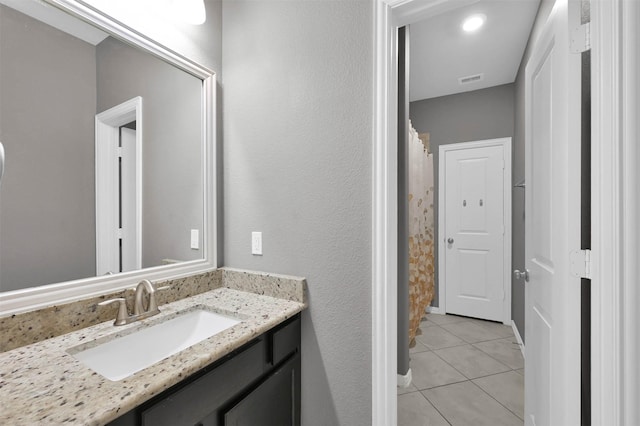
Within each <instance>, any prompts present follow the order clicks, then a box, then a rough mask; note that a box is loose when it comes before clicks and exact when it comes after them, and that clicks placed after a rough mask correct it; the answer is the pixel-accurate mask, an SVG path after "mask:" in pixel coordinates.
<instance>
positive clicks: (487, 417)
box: [398, 314, 524, 426]
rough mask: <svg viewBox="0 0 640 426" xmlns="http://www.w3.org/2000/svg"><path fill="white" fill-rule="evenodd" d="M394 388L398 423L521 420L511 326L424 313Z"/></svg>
mask: <svg viewBox="0 0 640 426" xmlns="http://www.w3.org/2000/svg"><path fill="white" fill-rule="evenodd" d="M420 329H421V330H422V334H421V335H419V336H417V337H416V346H415V347H413V348H411V350H410V357H411V363H410V365H411V372H412V375H413V381H412V384H411V386H409V387H408V388H405V389H402V388H398V425H399V426H440V425H443V426H446V425H452V426H467V425H473V426H481V425H490V426H502V425H522V424H524V421H523V418H524V359H523V358H522V352H521V351H520V346H519V345H518V343H517V340H516V338H515V336H514V335H513V330H512V328H511V327H509V326H505V325H503V324H499V323H494V322H490V321H483V320H478V319H473V318H467V317H460V316H456V315H438V314H428V315H427V316H426V318H425V319H423V320H422V323H421V324H420Z"/></svg>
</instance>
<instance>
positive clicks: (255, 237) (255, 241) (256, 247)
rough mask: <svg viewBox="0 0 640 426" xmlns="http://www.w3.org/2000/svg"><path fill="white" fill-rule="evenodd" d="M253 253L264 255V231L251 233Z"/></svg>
mask: <svg viewBox="0 0 640 426" xmlns="http://www.w3.org/2000/svg"><path fill="white" fill-rule="evenodd" d="M251 254H255V255H258V256H262V232H252V233H251Z"/></svg>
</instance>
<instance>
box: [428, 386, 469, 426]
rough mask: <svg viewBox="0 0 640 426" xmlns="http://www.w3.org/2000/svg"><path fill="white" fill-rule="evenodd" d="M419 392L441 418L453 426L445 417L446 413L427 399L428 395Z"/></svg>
mask: <svg viewBox="0 0 640 426" xmlns="http://www.w3.org/2000/svg"><path fill="white" fill-rule="evenodd" d="M459 383H462V382H459ZM418 392H420V395H422V397H423V398H424V399H426V400H427V402H429V404H431V406H432V407H433V409H434V410H436V411H437V412H438V414H440V416H442V418H443V419H444V421H445V422H447V423H448V424H449V426H453V423H451V422H450V421H449V419H448V418H447V416H445V415H444V413H443V412H442V411H440V410H439V409H438V407H437V406H436V404H435V403H434V402H433V401H431V400H430V399H429V398H428V397H427V395H425V394H423V393H422V391H418Z"/></svg>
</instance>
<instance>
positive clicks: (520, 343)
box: [511, 321, 524, 358]
mask: <svg viewBox="0 0 640 426" xmlns="http://www.w3.org/2000/svg"><path fill="white" fill-rule="evenodd" d="M511 328H512V329H513V335H514V336H516V340H517V341H518V345H519V346H520V352H522V358H524V341H523V340H522V336H520V331H518V327H517V326H516V322H515V321H511Z"/></svg>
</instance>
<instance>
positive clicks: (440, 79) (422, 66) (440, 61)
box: [409, 0, 539, 101]
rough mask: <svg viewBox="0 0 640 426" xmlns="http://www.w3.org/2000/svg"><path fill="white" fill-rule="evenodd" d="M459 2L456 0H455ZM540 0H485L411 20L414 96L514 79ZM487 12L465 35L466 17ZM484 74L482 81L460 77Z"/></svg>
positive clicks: (411, 71) (451, 91) (418, 97)
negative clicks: (461, 80)
mask: <svg viewBox="0 0 640 426" xmlns="http://www.w3.org/2000/svg"><path fill="white" fill-rule="evenodd" d="M450 1H453V2H455V1H457V0H450ZM538 4H539V0H480V1H478V2H476V3H474V4H471V5H469V4H468V2H461V7H459V8H456V9H454V10H450V11H448V12H445V13H442V14H440V15H437V16H434V17H431V18H428V19H426V20H424V21H420V22H417V23H414V24H411V26H410V28H409V32H410V52H409V53H410V61H411V65H410V100H411V101H417V100H421V99H429V98H435V97H438V96H446V95H452V94H454V93H461V92H467V91H471V90H478V89H484V88H486V87H493V86H498V85H501V84H507V83H513V82H514V81H515V78H516V74H517V72H518V67H519V66H520V60H521V59H522V55H523V53H524V49H525V47H526V45H527V40H528V39H529V33H530V31H531V27H532V26H533V21H534V19H535V15H536V12H537V10H538ZM478 13H482V14H484V15H486V16H487V19H486V22H485V24H484V26H483V27H482V28H480V29H479V30H477V31H476V32H474V33H465V32H464V31H462V28H461V25H462V22H463V20H464V19H465V18H466V17H467V16H469V15H473V14H478ZM481 73H482V74H484V76H483V80H481V81H479V82H474V83H469V84H465V85H460V84H459V82H458V79H459V78H461V77H467V76H470V75H475V74H481Z"/></svg>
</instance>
